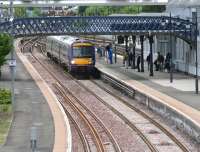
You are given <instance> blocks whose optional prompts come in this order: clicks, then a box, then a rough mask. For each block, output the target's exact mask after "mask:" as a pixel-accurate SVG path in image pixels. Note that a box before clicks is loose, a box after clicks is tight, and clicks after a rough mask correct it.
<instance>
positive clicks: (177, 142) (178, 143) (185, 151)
mask: <svg viewBox="0 0 200 152" xmlns="http://www.w3.org/2000/svg"><path fill="white" fill-rule="evenodd" d="M90 81H91V82H92V83H94V84H95V85H97V86H98V87H99V88H101V89H102V90H104V91H106V92H107V93H108V94H110V95H112V96H113V97H115V98H117V99H118V100H119V101H120V102H122V103H123V104H125V105H126V106H127V107H129V108H130V109H132V110H134V111H135V112H137V113H138V114H140V115H141V116H143V117H144V118H145V119H147V120H149V121H150V122H151V123H152V124H154V125H155V126H156V127H158V128H159V129H160V130H162V131H163V132H164V133H165V134H166V135H167V136H168V137H169V138H170V139H171V140H173V141H174V143H176V144H177V145H178V147H179V148H180V149H181V150H182V151H183V152H189V150H188V149H187V148H186V147H185V145H183V144H182V143H181V142H180V141H179V140H178V139H177V138H176V137H175V136H174V135H173V134H172V133H171V132H169V131H168V130H167V129H166V128H165V127H163V126H162V125H161V124H159V123H158V122H157V121H156V120H154V119H153V118H151V117H149V116H148V115H147V114H146V113H144V112H143V111H141V110H140V109H139V108H137V107H135V106H133V105H131V104H130V103H128V102H127V101H125V100H124V99H123V98H121V97H120V96H119V95H117V94H114V93H113V92H111V91H110V90H108V89H107V88H105V87H103V86H101V85H99V84H98V83H97V82H95V81H94V80H90Z"/></svg>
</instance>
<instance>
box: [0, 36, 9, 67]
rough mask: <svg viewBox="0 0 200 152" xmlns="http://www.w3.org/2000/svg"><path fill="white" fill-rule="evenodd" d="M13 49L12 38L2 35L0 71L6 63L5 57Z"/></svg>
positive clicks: (0, 41) (0, 37) (0, 38)
mask: <svg viewBox="0 0 200 152" xmlns="http://www.w3.org/2000/svg"><path fill="white" fill-rule="evenodd" d="M11 49H12V38H11V37H10V36H9V35H8V34H0V69H1V66H2V65H3V64H4V63H5V61H6V59H5V57H6V56H7V55H8V54H9V52H10V51H11Z"/></svg>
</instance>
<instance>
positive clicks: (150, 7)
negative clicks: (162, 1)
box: [142, 5, 166, 12]
mask: <svg viewBox="0 0 200 152" xmlns="http://www.w3.org/2000/svg"><path fill="white" fill-rule="evenodd" d="M165 9H166V8H165V6H164V5H161V6H154V5H147V6H143V7H142V12H163V11H164V10H165Z"/></svg>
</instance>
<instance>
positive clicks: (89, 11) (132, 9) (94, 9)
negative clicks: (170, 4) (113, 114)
mask: <svg viewBox="0 0 200 152" xmlns="http://www.w3.org/2000/svg"><path fill="white" fill-rule="evenodd" d="M163 11H165V6H164V5H163V6H152V5H147V6H135V5H134V6H80V7H79V8H78V13H79V14H80V15H85V16H107V15H111V14H138V13H141V12H145V13H150V12H163Z"/></svg>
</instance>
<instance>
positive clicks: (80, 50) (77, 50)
mask: <svg viewBox="0 0 200 152" xmlns="http://www.w3.org/2000/svg"><path fill="white" fill-rule="evenodd" d="M93 52H94V47H92V46H82V47H73V57H74V58H83V57H88V58H90V57H92V55H93Z"/></svg>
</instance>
